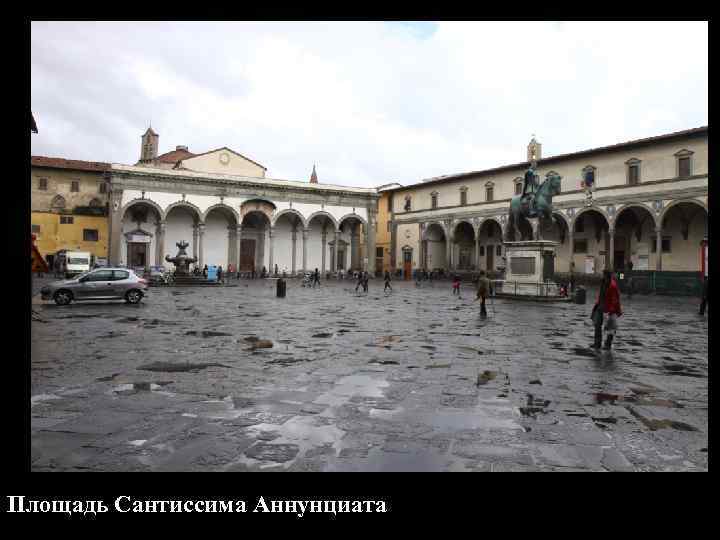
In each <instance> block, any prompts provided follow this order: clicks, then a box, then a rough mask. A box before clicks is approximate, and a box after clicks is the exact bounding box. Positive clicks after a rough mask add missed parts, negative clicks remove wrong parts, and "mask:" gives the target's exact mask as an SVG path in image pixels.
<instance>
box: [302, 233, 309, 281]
mask: <svg viewBox="0 0 720 540" xmlns="http://www.w3.org/2000/svg"><path fill="white" fill-rule="evenodd" d="M309 234H310V229H303V231H302V237H303V263H302V273H303V274H304V273H305V272H307V271H308V267H307V242H308V236H309Z"/></svg>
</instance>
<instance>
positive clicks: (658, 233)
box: [655, 227, 662, 272]
mask: <svg viewBox="0 0 720 540" xmlns="http://www.w3.org/2000/svg"><path fill="white" fill-rule="evenodd" d="M655 255H656V256H657V258H656V259H655V270H657V271H658V272H660V271H661V270H662V227H658V228H656V229H655Z"/></svg>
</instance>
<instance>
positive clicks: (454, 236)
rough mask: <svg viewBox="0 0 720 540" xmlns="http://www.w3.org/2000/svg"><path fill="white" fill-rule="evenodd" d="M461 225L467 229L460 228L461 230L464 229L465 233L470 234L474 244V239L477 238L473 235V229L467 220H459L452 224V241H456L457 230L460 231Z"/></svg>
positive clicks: (470, 222)
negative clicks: (468, 232)
mask: <svg viewBox="0 0 720 540" xmlns="http://www.w3.org/2000/svg"><path fill="white" fill-rule="evenodd" d="M463 224H465V225H467V227H462V228H463V229H465V230H466V231H468V230H469V231H470V234H471V235H472V240H473V242H474V241H475V239H476V238H477V235H476V233H475V227H473V224H472V221H470V220H467V219H460V220H458V221H457V222H456V223H454V224H453V228H452V239H453V241H454V242H457V241H458V229H460V227H461V226H462V225H463Z"/></svg>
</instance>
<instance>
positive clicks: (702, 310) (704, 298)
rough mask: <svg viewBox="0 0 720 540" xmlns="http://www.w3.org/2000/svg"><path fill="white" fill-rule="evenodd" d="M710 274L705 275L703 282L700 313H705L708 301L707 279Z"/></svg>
mask: <svg viewBox="0 0 720 540" xmlns="http://www.w3.org/2000/svg"><path fill="white" fill-rule="evenodd" d="M709 277H710V276H705V282H704V283H703V292H702V302H701V303H700V315H705V308H706V307H707V303H708V279H709Z"/></svg>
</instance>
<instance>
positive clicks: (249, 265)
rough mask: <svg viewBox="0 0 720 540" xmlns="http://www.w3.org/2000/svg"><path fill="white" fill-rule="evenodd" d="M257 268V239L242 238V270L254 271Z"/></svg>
mask: <svg viewBox="0 0 720 540" xmlns="http://www.w3.org/2000/svg"><path fill="white" fill-rule="evenodd" d="M253 268H255V240H252V239H246V238H243V239H242V240H240V271H241V272H252V271H253Z"/></svg>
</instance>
